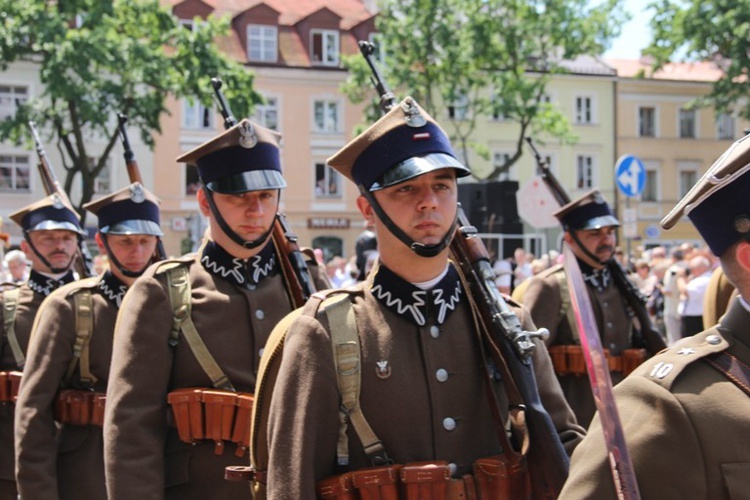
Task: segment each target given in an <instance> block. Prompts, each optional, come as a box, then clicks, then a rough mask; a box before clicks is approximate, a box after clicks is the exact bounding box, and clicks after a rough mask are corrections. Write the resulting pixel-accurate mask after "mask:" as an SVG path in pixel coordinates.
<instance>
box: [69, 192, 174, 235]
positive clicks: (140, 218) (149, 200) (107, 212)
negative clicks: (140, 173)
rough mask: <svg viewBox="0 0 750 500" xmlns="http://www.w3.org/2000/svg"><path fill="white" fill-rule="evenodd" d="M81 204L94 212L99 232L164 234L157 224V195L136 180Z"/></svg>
mask: <svg viewBox="0 0 750 500" xmlns="http://www.w3.org/2000/svg"><path fill="white" fill-rule="evenodd" d="M83 208H85V209H86V210H88V211H89V212H91V213H92V214H94V215H96V216H97V218H98V225H99V232H100V233H103V234H122V235H125V234H148V235H153V236H162V235H163V234H164V233H163V232H162V230H161V227H160V226H159V199H158V198H157V197H156V196H154V195H153V194H152V193H151V192H150V191H149V190H147V189H146V188H144V187H143V186H142V185H141V184H140V183H138V182H134V183H132V184H131V185H129V186H127V187H125V188H123V189H121V190H119V191H116V192H114V193H112V194H110V195H109V196H105V197H103V198H100V199H98V200H96V201H92V202H90V203H87V204H86V205H84V206H83Z"/></svg>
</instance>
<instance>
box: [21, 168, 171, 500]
mask: <svg viewBox="0 0 750 500" xmlns="http://www.w3.org/2000/svg"><path fill="white" fill-rule="evenodd" d="M84 208H86V209H87V210H88V211H90V212H91V213H93V214H95V215H97V216H98V223H99V234H97V238H96V239H97V243H98V244H99V248H100V249H101V251H102V253H103V254H105V255H108V256H109V260H110V270H109V271H106V272H105V273H104V274H103V275H102V276H95V277H91V278H86V279H83V280H79V281H76V282H74V283H71V284H68V285H66V286H64V287H62V288H59V289H58V290H56V291H55V292H53V293H52V294H50V296H49V297H48V298H47V299H46V300H45V301H44V303H43V304H42V307H41V308H40V309H39V313H38V314H37V318H36V321H35V322H34V329H33V331H32V335H31V341H30V343H29V351H28V356H27V361H26V371H25V374H24V380H23V384H22V385H21V390H20V392H19V395H18V402H17V403H16V415H15V420H16V477H17V482H18V489H19V493H20V495H21V498H29V499H57V498H60V499H71V500H73V499H79V498H85V499H86V500H106V498H107V491H106V488H105V485H104V448H103V440H102V423H103V422H102V417H103V415H104V414H103V410H104V406H103V402H104V401H103V397H104V393H105V391H106V388H107V379H108V375H109V365H110V361H111V359H112V335H113V333H114V329H115V318H116V317H117V311H118V309H119V307H120V303H121V302H122V299H123V296H124V295H125V291H126V290H127V287H128V286H130V285H132V284H133V282H134V281H135V280H136V278H137V277H138V276H140V275H141V274H142V273H143V271H145V269H146V267H148V266H149V265H150V264H152V263H153V262H155V260H156V245H157V242H158V239H159V237H160V236H161V235H162V231H161V229H160V228H159V207H158V200H157V199H156V198H155V197H154V196H153V195H152V194H151V193H149V192H148V191H146V190H145V189H144V188H143V186H141V185H140V184H137V183H136V184H131V185H130V186H128V187H126V188H124V189H122V190H120V191H118V192H116V193H113V194H111V195H109V196H107V197H104V198H101V199H99V200H96V201H93V202H91V203H89V204H87V205H85V206H84ZM58 428H59V435H58V431H57V429H58Z"/></svg>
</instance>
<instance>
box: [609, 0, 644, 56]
mask: <svg viewBox="0 0 750 500" xmlns="http://www.w3.org/2000/svg"><path fill="white" fill-rule="evenodd" d="M651 1H652V0H625V8H626V9H627V10H628V11H629V12H630V14H631V17H632V19H631V20H630V21H628V22H627V23H626V24H625V25H624V26H623V27H622V34H621V35H620V38H618V39H617V40H615V41H614V42H613V43H612V47H611V48H610V49H609V50H608V51H607V52H605V53H604V57H609V58H614V59H638V58H639V57H640V55H641V49H643V48H645V47H646V45H648V42H649V41H650V40H651V29H650V28H649V26H648V25H649V21H650V17H651V16H650V12H645V9H646V7H647V6H648V4H649V3H651Z"/></svg>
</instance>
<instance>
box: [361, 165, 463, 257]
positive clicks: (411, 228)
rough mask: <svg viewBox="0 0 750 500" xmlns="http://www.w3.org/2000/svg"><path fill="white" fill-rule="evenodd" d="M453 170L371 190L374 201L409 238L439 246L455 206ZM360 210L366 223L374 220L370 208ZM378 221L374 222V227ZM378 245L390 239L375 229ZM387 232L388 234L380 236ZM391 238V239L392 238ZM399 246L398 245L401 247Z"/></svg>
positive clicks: (448, 226) (450, 226) (456, 198)
mask: <svg viewBox="0 0 750 500" xmlns="http://www.w3.org/2000/svg"><path fill="white" fill-rule="evenodd" d="M457 192H458V190H457V186H456V171H455V170H454V169H452V168H444V169H440V170H434V171H432V172H428V173H426V174H424V175H420V176H418V177H415V178H413V179H409V180H408V181H404V182H401V183H399V184H396V185H394V186H390V187H387V188H385V189H381V190H380V191H375V193H374V195H375V199H376V200H377V201H378V203H379V204H380V206H381V207H382V209H383V210H384V211H385V213H386V214H388V216H389V217H390V218H391V220H392V221H393V222H394V223H395V224H396V225H397V226H398V227H399V228H400V229H401V230H402V231H404V232H405V233H406V234H407V235H408V236H409V237H410V238H411V239H413V240H414V241H416V242H418V243H423V244H425V245H434V244H437V243H440V242H441V241H442V239H443V237H444V236H445V234H446V233H447V232H448V231H449V230H451V229H452V227H453V226H452V225H453V221H454V219H455V217H456V210H457V207H458V197H457ZM361 199H362V200H363V201H364V202H365V205H366V206H365V207H364V208H365V210H363V207H360V210H362V213H363V215H364V216H365V217H366V218H367V219H368V220H374V219H376V217H375V215H374V213H373V212H372V207H370V206H369V203H367V202H366V200H365V199H364V198H361ZM379 222H380V221H377V220H376V221H375V224H376V227H378V225H379ZM378 229H379V230H378V246H381V245H382V243H381V241H382V240H381V239H382V238H383V237H387V236H391V237H393V236H392V235H391V234H390V232H389V231H387V229H386V228H384V227H383V228H380V227H379V228H378ZM384 233H388V235H384ZM394 238H395V237H394ZM401 245H402V244H401Z"/></svg>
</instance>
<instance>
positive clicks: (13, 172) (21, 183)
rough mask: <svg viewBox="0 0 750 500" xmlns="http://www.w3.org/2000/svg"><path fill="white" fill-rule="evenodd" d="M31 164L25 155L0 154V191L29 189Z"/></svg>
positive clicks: (26, 190)
mask: <svg viewBox="0 0 750 500" xmlns="http://www.w3.org/2000/svg"><path fill="white" fill-rule="evenodd" d="M30 174H31V165H30V163H29V157H28V156H27V155H0V192H3V193H8V192H10V193H28V192H30V191H31V184H30V182H29V179H30V178H31V175H30Z"/></svg>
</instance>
